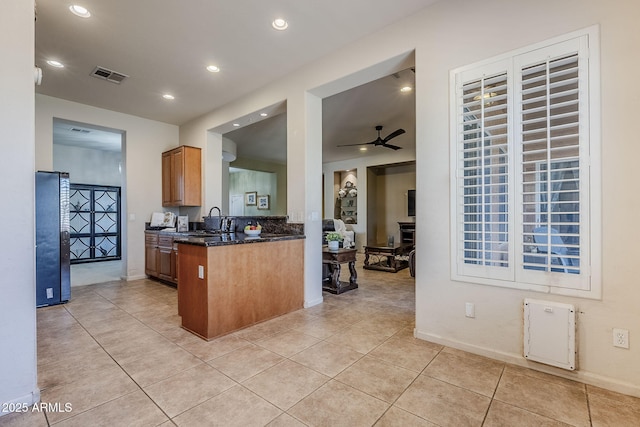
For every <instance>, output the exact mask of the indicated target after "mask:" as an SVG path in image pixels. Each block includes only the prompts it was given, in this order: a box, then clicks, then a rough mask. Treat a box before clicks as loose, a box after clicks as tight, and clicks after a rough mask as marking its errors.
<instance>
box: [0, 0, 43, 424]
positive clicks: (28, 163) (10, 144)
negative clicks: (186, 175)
mask: <svg viewBox="0 0 640 427" xmlns="http://www.w3.org/2000/svg"><path fill="white" fill-rule="evenodd" d="M33 31H34V14H33V1H28V0H7V1H2V2H1V3H0V52H2V54H3V56H4V57H5V65H4V66H3V68H2V78H1V79H0V93H1V94H2V96H1V97H0V129H2V138H0V147H2V156H0V177H1V180H2V182H3V183H4V185H3V186H2V189H3V191H2V198H3V202H2V216H1V217H2V223H3V225H4V232H3V236H4V239H5V244H3V245H2V248H1V249H0V271H2V280H0V295H2V297H0V325H2V327H1V328H0V405H1V407H0V416H2V415H5V414H6V413H3V412H2V408H4V407H5V405H4V404H5V403H16V404H32V403H35V402H37V401H38V400H39V399H40V391H39V389H38V385H37V379H36V374H37V369H36V308H35V307H36V303H35V301H36V294H35V250H34V242H35V230H34V227H35V217H34V210H35V204H34V192H35V186H34V182H35V177H34V167H33V157H34V144H33V135H34V130H33V119H34V104H33V96H34V80H33V66H34V64H33V56H34V48H33V46H34V32H33ZM0 423H1V421H0Z"/></svg>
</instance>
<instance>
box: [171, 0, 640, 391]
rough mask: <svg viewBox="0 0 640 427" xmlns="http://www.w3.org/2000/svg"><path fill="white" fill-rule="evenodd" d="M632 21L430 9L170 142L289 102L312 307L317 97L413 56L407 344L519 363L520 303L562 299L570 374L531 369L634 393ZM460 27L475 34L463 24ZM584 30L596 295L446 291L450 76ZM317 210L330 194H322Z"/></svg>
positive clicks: (538, 10)
mask: <svg viewBox="0 0 640 427" xmlns="http://www.w3.org/2000/svg"><path fill="white" fill-rule="evenodd" d="M639 14H640V4H639V3H638V2H637V1H635V0H618V1H613V2H602V1H600V0H539V1H536V2H519V1H512V2H505V1H504V0H482V1H479V0H447V1H441V2H438V3H435V4H434V5H433V6H431V7H429V8H427V9H425V10H423V11H422V12H419V13H416V14H414V15H412V16H411V17H409V18H407V19H405V20H403V21H401V22H398V23H397V24H394V25H391V26H389V27H386V28H384V29H383V30H381V31H379V32H378V33H376V34H373V35H371V36H369V37H365V38H362V39H360V40H359V41H357V42H355V43H353V44H351V45H349V46H346V47H345V48H343V49H341V50H339V51H337V52H334V53H332V54H330V55H328V56H327V57H325V58H322V59H321V60H319V61H316V62H314V63H311V64H309V65H308V66H307V67H304V68H302V69H300V70H297V72H296V73H295V74H293V75H291V76H287V77H286V78H284V79H282V80H279V81H277V82H274V83H273V84H271V85H268V86H266V87H264V88H262V89H261V90H259V91H257V92H254V93H253V94H251V95H249V96H246V97H244V98H242V99H240V100H238V101H236V102H233V103H231V104H229V105H227V106H226V107H224V108H220V109H218V110H216V111H213V112H211V113H210V114H207V115H204V116H203V117H201V118H199V119H197V120H194V121H192V122H190V123H188V124H186V125H184V126H181V128H180V141H181V143H185V144H193V145H198V146H204V145H206V144H207V136H206V134H207V130H208V129H212V128H214V127H215V126H218V125H220V124H222V123H226V122H228V121H231V120H233V119H234V118H236V117H241V116H243V115H244V114H247V113H250V112H252V111H256V110H258V109H259V108H260V107H263V106H268V105H272V104H274V103H276V102H279V101H282V100H286V101H287V111H288V117H287V134H288V137H287V141H288V144H287V154H288V159H289V162H288V173H287V175H288V177H289V180H288V181H289V182H288V189H287V194H288V201H289V207H288V210H289V215H290V216H291V218H294V219H299V218H304V222H305V233H306V235H307V239H306V242H305V304H312V303H316V302H318V301H321V298H322V297H321V292H320V291H319V289H320V281H319V277H320V271H319V270H320V268H319V264H320V262H319V260H320V250H319V247H320V240H319V239H320V238H319V237H318V236H319V235H320V223H319V220H320V217H321V215H320V212H321V211H322V210H321V200H322V197H321V196H320V194H319V191H318V189H319V188H320V186H321V174H322V171H323V169H322V167H321V166H320V156H319V155H318V154H319V153H320V150H321V148H320V143H321V128H322V127H321V117H320V116H321V105H319V104H320V99H321V98H322V97H325V96H329V95H332V94H335V93H336V92H337V91H339V90H345V89H348V88H350V87H354V86H355V85H357V84H361V83H365V82H366V81H371V80H373V79H375V78H378V77H381V76H383V75H388V74H390V73H391V72H393V71H396V70H398V69H401V68H400V66H399V64H400V63H401V62H402V61H403V60H405V59H406V58H407V57H409V56H411V52H413V51H414V50H415V66H416V116H417V123H416V133H417V138H416V143H417V148H416V160H417V172H416V190H417V192H418V193H419V194H420V195H421V197H420V198H419V199H418V200H417V210H418V213H419V216H418V217H417V218H416V222H417V230H416V231H417V260H416V261H417V265H419V266H420V268H418V270H417V277H416V332H417V334H418V336H420V337H424V338H429V339H431V340H434V341H439V342H442V343H445V344H449V345H452V346H455V347H459V348H464V349H468V350H470V351H474V352H477V353H481V354H486V355H489V356H492V357H496V358H500V359H503V360H508V361H510V362H514V363H519V364H525V363H526V362H525V361H524V360H523V358H522V356H521V355H522V301H523V298H525V297H536V298H548V299H550V300H557V301H560V302H569V303H573V304H575V305H576V306H577V307H578V309H579V312H580V315H579V326H578V337H579V355H578V359H579V366H580V370H579V371H577V372H575V373H568V372H565V371H558V370H552V369H547V368H545V367H544V366H543V365H535V364H531V366H535V367H536V368H539V369H543V370H547V371H552V372H556V373H558V374H559V375H564V376H567V377H570V378H575V379H579V380H581V381H585V382H589V383H593V384H597V385H601V386H604V387H608V388H612V389H617V390H620V391H625V392H628V393H633V394H635V395H638V396H640V386H639V384H640V364H638V363H637V361H638V360H640V346H634V344H633V342H634V339H633V337H634V336H640V326H639V325H640V310H639V309H638V300H640V287H638V286H636V276H637V273H636V271H635V269H634V266H635V263H636V259H637V258H638V255H640V253H639V252H640V251H639V250H638V249H637V245H636V244H635V242H636V240H638V239H637V237H640V236H637V235H638V231H636V230H637V227H636V226H635V224H636V217H637V212H639V211H640V199H638V198H636V197H629V194H628V193H626V192H624V191H620V189H623V188H629V185H628V183H630V182H634V178H635V173H634V172H635V163H636V159H637V158H638V157H640V145H639V144H637V138H636V133H637V132H636V130H635V126H634V123H635V120H634V119H635V118H634V117H633V115H635V110H636V108H635V107H636V104H638V100H640V89H639V88H637V87H636V86H634V85H630V84H629V82H633V81H635V80H636V74H637V72H636V70H637V69H638V68H640V56H638V55H637V54H636V51H637V46H638V45H640V27H638V26H637V24H636V22H635V19H636V17H637V16H638V15H639ZM468 17H473V23H480V27H477V26H474V25H471V24H470V21H469V19H468ZM482 23H490V25H489V24H488V25H482ZM594 24H599V25H600V27H601V35H602V37H601V49H602V50H601V54H602V55H601V56H602V65H601V69H602V138H603V155H602V170H603V219H604V222H603V230H604V231H605V232H604V233H603V236H604V241H603V246H602V251H603V279H604V283H603V295H604V296H603V299H602V300H601V301H593V300H585V299H579V298H568V297H560V296H551V297H549V296H547V295H544V294H536V293H532V292H520V291H516V290H513V289H503V288H497V287H489V286H482V285H478V284H468V283H460V282H454V281H452V280H451V279H450V273H449V253H450V245H449V241H450V236H449V223H450V220H451V218H450V212H449V202H448V200H449V164H450V162H449V125H448V122H449V93H448V92H449V70H451V69H453V68H456V67H459V66H462V65H465V64H470V63H473V62H476V61H479V60H482V59H486V58H489V57H492V56H495V55H497V54H500V53H504V52H506V51H509V50H512V49H516V48H520V47H523V46H527V45H529V44H532V43H536V42H540V41H543V40H545V39H548V38H551V37H554V36H558V35H561V34H564V33H568V32H571V31H574V30H577V29H580V28H584V27H587V26H590V25H594ZM404 68H406V67H404ZM218 150H219V147H218ZM594 160H596V161H598V160H599V159H594ZM382 163H391V162H389V161H384V162H380V163H379V164H382ZM351 167H353V165H349V166H348V167H346V165H344V166H340V167H336V168H335V169H334V170H344V169H346V168H351ZM324 172H325V176H326V177H330V176H333V175H332V174H331V173H332V171H328V170H327V169H326V168H324ZM327 172H329V173H327ZM211 173H212V174H213V175H215V173H216V172H215V170H212V172H211ZM358 176H360V177H364V176H366V169H364V167H361V166H358ZM358 187H359V192H361V191H365V192H366V188H363V184H362V182H360V183H359V186H358ZM325 191H327V190H325ZM212 194H213V193H212ZM325 200H326V201H329V200H331V196H329V195H327V194H326V193H325ZM210 202H211V201H209V203H208V204H215V203H210ZM213 202H216V200H213ZM328 212H331V209H329V210H328ZM362 214H364V215H366V212H364V213H362V212H361V215H362ZM359 217H360V215H359ZM358 225H360V224H358ZM634 236H635V237H634ZM467 301H469V302H474V303H475V304H476V318H475V319H469V318H465V317H464V303H465V302H467ZM613 327H621V328H626V329H629V330H630V337H631V349H629V350H622V349H618V348H614V347H613V346H612V335H611V333H612V331H611V329H612V328H613Z"/></svg>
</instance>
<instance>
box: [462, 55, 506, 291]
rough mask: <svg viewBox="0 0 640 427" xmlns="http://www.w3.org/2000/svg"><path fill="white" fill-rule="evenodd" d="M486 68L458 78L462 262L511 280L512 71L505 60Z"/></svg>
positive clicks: (468, 268)
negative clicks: (510, 75)
mask: <svg viewBox="0 0 640 427" xmlns="http://www.w3.org/2000/svg"><path fill="white" fill-rule="evenodd" d="M492 68H493V69H492ZM482 71H483V73H482V74H480V75H474V73H471V74H467V75H465V74H461V75H459V79H458V81H457V86H458V87H457V90H456V92H457V94H458V96H457V107H456V114H457V123H459V124H460V125H459V127H458V129H457V132H458V138H457V140H458V142H457V165H456V170H457V185H458V192H457V204H458V205H457V207H456V211H457V213H458V219H459V223H458V229H457V233H456V234H457V236H456V237H457V239H458V242H457V245H456V247H457V249H456V251H457V253H456V258H457V264H458V265H457V267H458V273H461V274H464V275H470V276H476V277H490V278H494V279H508V278H510V277H512V274H513V273H512V272H513V267H511V266H510V261H509V220H510V217H509V215H510V212H509V172H510V166H509V147H508V143H509V138H508V135H509V107H510V106H509V93H508V74H507V71H506V68H505V67H504V64H493V65H492V66H490V67H488V68H487V69H485V70H482ZM475 74H479V73H477V72H476V73H475Z"/></svg>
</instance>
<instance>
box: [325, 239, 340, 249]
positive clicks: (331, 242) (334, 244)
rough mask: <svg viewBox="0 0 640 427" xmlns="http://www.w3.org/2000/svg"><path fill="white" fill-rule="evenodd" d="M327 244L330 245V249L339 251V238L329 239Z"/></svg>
mask: <svg viewBox="0 0 640 427" xmlns="http://www.w3.org/2000/svg"><path fill="white" fill-rule="evenodd" d="M327 245H328V246H329V250H330V251H337V250H338V249H340V242H338V241H337V240H329V241H328V242H327Z"/></svg>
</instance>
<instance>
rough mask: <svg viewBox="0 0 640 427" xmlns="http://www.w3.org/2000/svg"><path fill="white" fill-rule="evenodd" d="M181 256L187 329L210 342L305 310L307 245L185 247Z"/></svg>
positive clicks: (181, 303) (180, 305) (180, 310)
mask: <svg viewBox="0 0 640 427" xmlns="http://www.w3.org/2000/svg"><path fill="white" fill-rule="evenodd" d="M178 256H179V257H180V262H179V266H180V271H179V272H178V274H179V280H180V286H178V314H180V316H181V317H182V327H183V328H184V329H186V330H188V331H190V332H193V333H194V334H196V335H198V336H200V337H202V338H204V339H206V340H211V339H214V338H216V337H218V336H221V335H225V334H228V333H231V332H233V331H237V330H239V329H242V328H246V327H247V326H251V325H253V324H256V323H259V322H264V321H265V320H269V319H272V318H274V317H277V316H280V315H283V314H285V313H289V312H291V311H294V310H298V309H300V308H302V306H303V300H304V240H285V241H274V242H263V243H251V244H240V245H225V246H209V247H205V246H195V245H190V244H185V243H180V244H178Z"/></svg>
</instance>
